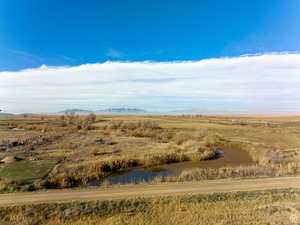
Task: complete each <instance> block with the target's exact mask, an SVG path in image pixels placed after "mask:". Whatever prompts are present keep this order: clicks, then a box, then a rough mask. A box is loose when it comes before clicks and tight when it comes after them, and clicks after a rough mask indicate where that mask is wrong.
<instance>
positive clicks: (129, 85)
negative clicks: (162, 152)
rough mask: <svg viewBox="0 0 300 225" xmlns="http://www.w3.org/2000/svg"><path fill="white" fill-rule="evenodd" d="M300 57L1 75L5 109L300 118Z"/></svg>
mask: <svg viewBox="0 0 300 225" xmlns="http://www.w3.org/2000/svg"><path fill="white" fill-rule="evenodd" d="M299 90H300V54H288V53H284V54H266V55H253V56H243V57H237V58H219V59H207V60H201V61H180V62H105V63H98V64H85V65H80V66H76V67H47V66H42V67H40V68H37V69H27V70H23V71H19V72H0V104H1V105H0V108H4V109H6V111H13V112H24V111H27V112H28V111H34V112H41V111H52V112H53V111H58V110H61V109H65V108H69V107H73V106H76V107H82V108H90V109H98V108H103V107H117V106H129V107H141V108H148V109H156V108H157V109H160V108H165V109H179V108H203V109H204V108H205V109H211V110H224V111H226V110H246V111H247V110H248V111H249V112H258V111H262V110H264V112H265V113H271V111H274V110H275V111H276V110H277V111H282V112H285V111H292V112H295V113H297V112H300V92H299Z"/></svg>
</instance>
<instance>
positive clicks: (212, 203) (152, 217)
mask: <svg viewBox="0 0 300 225" xmlns="http://www.w3.org/2000/svg"><path fill="white" fill-rule="evenodd" d="M299 201H300V190H299V189H282V190H273V191H256V192H240V193H230V194H210V195H186V196H179V197H172V198H171V197H164V198H155V199H146V198H138V199H133V200H122V201H94V202H73V203H63V204H40V205H31V206H30V205H27V206H15V207H7V208H1V209H0V218H1V219H0V222H1V224H3V225H20V224H22V225H32V224H43V225H97V224H104V225H105V224H106V225H118V224H119V225H126V224H128V225H146V224H147V225H159V224H164V225H176V224H178V225H179V224H180V225H202V224H203V225H207V224H219V225H241V224H252V225H262V224H269V225H291V224H298V222H299V218H300V203H299ZM37 212H39V213H37Z"/></svg>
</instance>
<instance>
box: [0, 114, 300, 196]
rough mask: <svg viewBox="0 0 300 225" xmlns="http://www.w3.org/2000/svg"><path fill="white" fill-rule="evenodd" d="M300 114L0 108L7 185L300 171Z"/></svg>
mask: <svg viewBox="0 0 300 225" xmlns="http://www.w3.org/2000/svg"><path fill="white" fill-rule="evenodd" d="M299 125H300V117H296V116H285V117H284V116H256V117H254V116H252V117H250V116H239V117H238V116H203V115H189V116H188V115H182V116H95V115H92V114H91V115H87V116H77V115H71V114H69V115H63V116H39V115H36V116H34V115H30V116H1V117H0V192H3V193H5V192H14V191H33V190H39V189H49V188H74V187H87V186H99V185H100V186H101V185H104V184H105V185H111V184H127V183H141V182H154V183H156V182H157V183H159V182H187V181H198V180H205V179H219V178H229V177H230V178H232V177H261V176H284V175H295V174H299V173H300V163H299V162H300V148H299V147H298V146H299V144H300V128H299V127H300V126H299Z"/></svg>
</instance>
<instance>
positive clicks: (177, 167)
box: [89, 149, 254, 186]
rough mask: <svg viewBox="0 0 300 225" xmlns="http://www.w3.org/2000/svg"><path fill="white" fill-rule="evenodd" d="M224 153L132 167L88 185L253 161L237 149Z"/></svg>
mask: <svg viewBox="0 0 300 225" xmlns="http://www.w3.org/2000/svg"><path fill="white" fill-rule="evenodd" d="M223 151H224V153H223V154H222V155H219V157H217V158H215V159H213V160H206V161H189V162H181V163H172V164H166V165H161V166H159V167H151V168H147V169H145V168H134V169H132V170H129V171H123V172H121V173H118V174H115V175H113V176H110V177H107V178H105V179H103V180H101V181H98V180H97V181H92V182H90V183H89V186H99V185H101V184H102V183H103V182H108V183H110V184H137V183H142V182H150V181H152V180H154V179H155V178H156V177H167V176H173V175H176V174H179V173H180V172H182V171H183V170H186V169H193V168H220V167H226V166H230V167H234V166H247V165H252V164H254V162H253V161H252V159H251V157H250V156H249V154H248V153H247V152H246V151H243V150H238V149H223Z"/></svg>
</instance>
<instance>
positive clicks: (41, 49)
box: [0, 0, 300, 71]
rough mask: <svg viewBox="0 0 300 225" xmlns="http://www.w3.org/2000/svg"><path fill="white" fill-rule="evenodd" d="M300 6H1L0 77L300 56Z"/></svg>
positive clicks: (16, 1)
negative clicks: (116, 65) (96, 66)
mask: <svg viewBox="0 0 300 225" xmlns="http://www.w3.org/2000/svg"><path fill="white" fill-rule="evenodd" d="M299 14H300V1H298V0H263V1H262V0H251V1H244V0H190V1H189V0H188V1H177V0H172V1H171V0H170V1H169V0H163V1H161V0H151V1H141V0H131V1H123V0H111V1H101V0H84V1H83V0H78V1H71V0H42V1H41V0H1V1H0V71H4V70H5V71H7V70H8V71H16V70H20V69H24V68H32V67H37V66H40V65H41V64H47V65H51V66H58V65H80V64H85V63H93V62H104V61H106V60H126V61H144V60H154V61H173V60H199V59H205V58H217V57H224V56H239V55H243V54H253V53H262V52H281V51H300V41H299V40H300V38H299V37H300V29H299V27H300V19H299Z"/></svg>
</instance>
